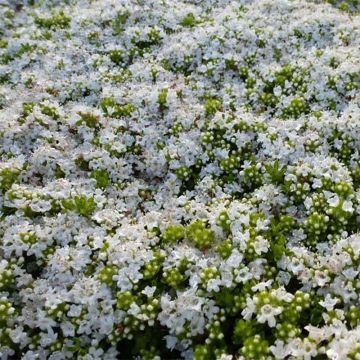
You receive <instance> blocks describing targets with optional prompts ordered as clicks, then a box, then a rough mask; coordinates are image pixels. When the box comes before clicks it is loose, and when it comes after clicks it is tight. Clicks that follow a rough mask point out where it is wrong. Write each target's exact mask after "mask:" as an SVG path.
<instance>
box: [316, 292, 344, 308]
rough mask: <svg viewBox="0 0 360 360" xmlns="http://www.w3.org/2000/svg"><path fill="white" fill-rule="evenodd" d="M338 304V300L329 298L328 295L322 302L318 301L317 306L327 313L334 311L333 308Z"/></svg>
mask: <svg viewBox="0 0 360 360" xmlns="http://www.w3.org/2000/svg"><path fill="white" fill-rule="evenodd" d="M338 302H339V300H338V299H336V298H333V297H331V295H330V294H327V295H326V296H325V299H324V300H321V301H319V304H320V305H321V306H322V307H324V308H325V309H326V310H327V311H331V310H333V309H334V306H335V305H336V304H337V303H338Z"/></svg>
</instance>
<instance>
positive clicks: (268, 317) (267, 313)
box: [256, 304, 283, 327]
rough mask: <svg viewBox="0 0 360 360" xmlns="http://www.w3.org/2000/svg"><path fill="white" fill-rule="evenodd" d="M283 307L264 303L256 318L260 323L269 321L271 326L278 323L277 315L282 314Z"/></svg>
mask: <svg viewBox="0 0 360 360" xmlns="http://www.w3.org/2000/svg"><path fill="white" fill-rule="evenodd" d="M282 311H283V309H282V308H281V307H279V306H271V305H270V304H266V305H263V306H262V307H261V309H260V313H259V314H257V316H256V319H257V320H258V321H259V322H260V323H262V324H263V323H265V322H267V323H268V325H269V326H270V327H274V326H275V325H276V319H275V316H277V315H279V314H281V313H282Z"/></svg>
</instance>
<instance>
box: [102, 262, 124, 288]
mask: <svg viewBox="0 0 360 360" xmlns="http://www.w3.org/2000/svg"><path fill="white" fill-rule="evenodd" d="M118 272H119V269H118V267H117V266H116V265H107V266H104V267H103V268H102V269H101V270H100V271H99V275H98V278H99V280H100V282H102V283H104V284H107V285H108V286H112V285H113V284H114V282H115V280H114V279H113V277H114V276H115V275H117V274H118Z"/></svg>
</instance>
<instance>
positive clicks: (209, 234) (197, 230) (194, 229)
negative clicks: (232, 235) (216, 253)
mask: <svg viewBox="0 0 360 360" xmlns="http://www.w3.org/2000/svg"><path fill="white" fill-rule="evenodd" d="M186 237H187V238H188V239H189V240H190V241H191V242H193V243H194V244H195V246H196V247H197V248H198V249H200V250H205V249H208V248H210V247H211V246H212V245H213V243H214V242H215V234H214V232H213V231H212V230H211V229H207V228H206V225H205V223H204V222H203V221H202V220H195V221H194V222H192V223H191V224H190V225H189V226H188V227H187V229H186Z"/></svg>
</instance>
